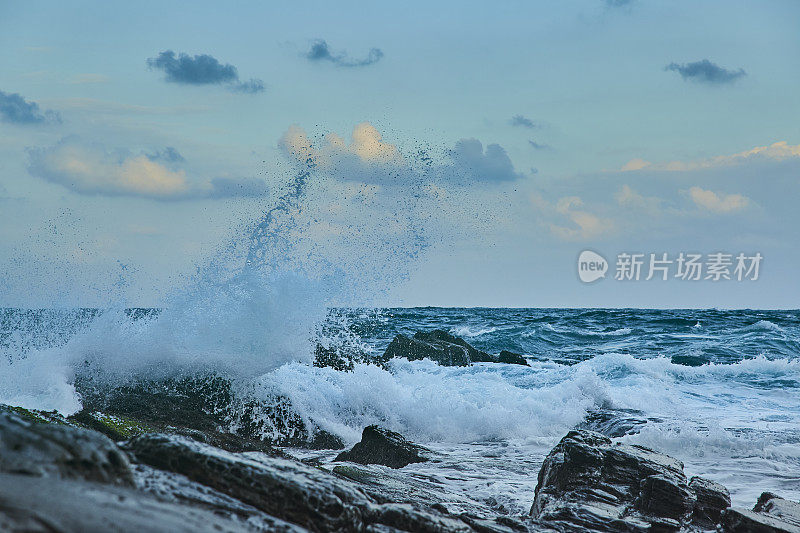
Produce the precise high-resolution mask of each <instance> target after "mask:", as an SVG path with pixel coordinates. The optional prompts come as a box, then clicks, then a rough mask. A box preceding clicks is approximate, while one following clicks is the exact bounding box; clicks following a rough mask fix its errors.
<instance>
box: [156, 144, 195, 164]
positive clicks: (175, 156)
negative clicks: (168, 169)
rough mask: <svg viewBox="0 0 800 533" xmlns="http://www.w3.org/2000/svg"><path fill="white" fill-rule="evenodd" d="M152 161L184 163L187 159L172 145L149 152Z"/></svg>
mask: <svg viewBox="0 0 800 533" xmlns="http://www.w3.org/2000/svg"><path fill="white" fill-rule="evenodd" d="M147 157H148V159H150V161H163V162H165V163H183V162H184V161H186V159H185V158H184V157H183V156H182V155H181V154H180V152H178V151H177V150H176V149H175V148H173V147H172V146H167V147H166V148H164V149H163V150H158V151H156V152H154V153H152V154H147Z"/></svg>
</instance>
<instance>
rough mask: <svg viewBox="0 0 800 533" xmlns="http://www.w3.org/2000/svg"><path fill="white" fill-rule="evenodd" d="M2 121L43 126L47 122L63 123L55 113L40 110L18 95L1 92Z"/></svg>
mask: <svg viewBox="0 0 800 533" xmlns="http://www.w3.org/2000/svg"><path fill="white" fill-rule="evenodd" d="M0 120H2V121H4V122H10V123H12V124H43V123H45V122H61V117H60V116H59V114H58V113H56V112H55V111H44V112H42V110H41V109H39V104H37V103H36V102H29V101H27V100H25V99H24V98H23V97H22V96H21V95H19V94H17V93H5V92H3V91H0Z"/></svg>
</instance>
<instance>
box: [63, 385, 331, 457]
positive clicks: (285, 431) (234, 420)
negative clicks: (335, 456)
mask: <svg viewBox="0 0 800 533" xmlns="http://www.w3.org/2000/svg"><path fill="white" fill-rule="evenodd" d="M76 385H77V388H78V390H79V392H80V393H81V395H82V397H83V401H84V405H85V406H86V409H84V411H82V412H81V413H79V414H78V415H76V416H77V417H79V418H76V419H75V422H78V423H80V424H82V425H86V426H88V427H91V428H92V429H95V430H97V431H100V432H102V433H104V434H107V435H109V436H111V437H112V438H114V439H118V440H124V439H128V438H130V437H131V436H134V435H137V434H141V433H145V432H147V433H152V432H161V433H179V434H183V435H187V436H190V437H192V438H196V439H198V440H200V441H201V442H206V443H209V444H212V445H213V446H216V447H219V448H222V449H224V450H228V451H231V452H243V451H263V452H265V453H274V449H273V446H294V447H307V448H312V449H342V448H344V443H343V442H342V441H341V439H339V438H338V437H336V436H335V435H332V434H330V433H327V432H325V431H320V430H316V429H312V428H309V427H308V426H307V425H306V423H305V422H304V421H303V419H302V418H301V417H300V416H299V415H298V414H297V413H296V412H295V411H294V409H293V408H292V405H291V402H290V401H289V400H288V398H285V397H280V396H272V397H268V398H264V399H263V400H247V401H243V400H240V399H237V397H236V395H235V394H234V391H233V386H232V384H231V382H230V381H229V380H226V379H223V378H221V377H218V376H208V377H203V378H187V379H168V380H163V381H153V382H142V383H138V384H135V385H128V386H123V387H116V388H114V389H111V390H109V389H107V388H103V387H101V386H99V385H96V384H93V383H91V381H89V380H87V379H86V378H82V379H79V380H78V382H77V384H76ZM98 415H99V416H100V418H98Z"/></svg>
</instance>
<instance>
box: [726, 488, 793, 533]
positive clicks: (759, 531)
mask: <svg viewBox="0 0 800 533" xmlns="http://www.w3.org/2000/svg"><path fill="white" fill-rule="evenodd" d="M721 529H722V531H723V532H726V533H728V532H729V533H745V532H746V533H750V532H753V533H800V503H797V502H793V501H790V500H784V499H783V498H781V497H780V496H778V495H776V494H773V493H771V492H765V493H763V494H762V495H761V496H760V497H759V498H758V501H757V502H756V505H755V507H753V510H752V511H748V510H747V509H739V508H735V507H732V508H729V509H725V510H724V511H723V512H722V517H721Z"/></svg>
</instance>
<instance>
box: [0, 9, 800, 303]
mask: <svg viewBox="0 0 800 533" xmlns="http://www.w3.org/2000/svg"><path fill="white" fill-rule="evenodd" d="M798 25H800V3H798V2H796V1H794V0H786V1H778V0H767V1H764V2H757V3H756V2H744V1H731V0H720V1H713V0H710V1H702V2H696V1H676V2H655V1H648V0H580V1H578V0H575V1H564V2H536V1H525V2H513V1H509V2H502V3H487V2H480V3H477V2H438V3H435V4H433V5H432V3H430V2H413V1H411V2H404V3H400V4H392V5H388V4H385V3H372V4H364V3H361V2H342V1H340V2H336V3H329V2H304V3H296V2H295V3H263V2H237V3H235V4H231V5H226V6H224V8H223V7H221V6H220V4H219V3H210V2H202V1H199V2H195V3H193V4H192V5H191V7H187V5H186V4H185V3H177V2H164V1H159V2H157V3H156V2H139V3H109V2H71V3H68V4H67V3H63V2H46V1H43V2H35V3H33V2H17V1H13V0H10V1H6V2H3V3H2V4H0V48H2V50H3V54H1V55H0V276H2V279H0V306H21V307H40V306H51V305H65V306H75V305H83V306H96V305H105V304H106V303H107V302H108V301H109V298H111V296H109V295H112V294H113V298H117V299H120V300H121V301H123V302H124V304H126V305H132V306H133V305H138V306H150V305H160V304H161V303H162V302H163V301H164V295H165V294H168V293H169V292H170V291H171V290H173V289H174V287H175V286H177V285H178V284H180V281H181V280H182V279H184V278H185V276H187V275H191V273H193V272H195V271H196V270H197V269H198V267H200V266H201V265H202V264H204V262H207V261H208V258H209V257H214V256H216V255H217V254H218V251H219V250H220V249H221V247H222V248H224V247H225V245H226V243H229V242H231V240H232V239H236V236H237V235H239V234H241V233H242V232H243V231H247V229H246V228H248V227H249V226H248V225H249V224H252V223H253V221H255V220H257V219H258V217H259V216H260V215H261V214H262V213H263V212H264V211H265V210H268V209H270V208H271V207H274V206H275V205H276V204H277V203H279V202H280V198H281V195H282V194H284V193H285V192H286V190H287V187H290V185H291V182H292V178H293V177H294V176H296V175H297V173H298V172H302V171H303V170H304V169H306V168H307V166H308V165H309V164H312V165H313V173H312V176H311V183H310V184H309V188H308V191H307V198H306V199H305V200H304V205H303V211H302V216H303V217H305V218H304V219H303V222H302V224H299V225H298V227H297V228H295V229H294V230H293V231H295V232H296V233H299V234H300V235H296V237H297V239H298V241H302V243H303V244H302V245H301V246H298V247H297V250H296V253H297V255H298V256H300V255H302V254H303V253H309V252H308V251H309V250H313V251H314V253H315V254H318V255H320V256H322V257H325V260H326V261H328V263H330V264H335V265H338V266H340V267H341V268H343V269H345V270H348V269H349V270H351V272H350V275H351V276H358V275H359V274H360V273H364V272H365V268H366V267H364V266H363V265H364V264H365V261H366V262H370V261H371V263H370V265H371V266H370V268H372V269H373V270H374V271H375V272H373V273H372V274H371V276H372V277H377V278H378V281H375V280H373V282H372V283H373V285H375V284H380V278H381V276H380V273H381V272H386V273H387V274H386V276H385V279H384V282H385V285H386V286H385V287H384V288H383V290H376V291H375V292H374V294H375V296H374V299H373V300H372V301H369V302H367V301H365V302H364V303H365V304H369V305H386V306H389V305H405V306H412V305H438V306H517V307H672V308H674V307H681V308H685V307H721V308H798V307H800V305H798V296H800V281H798V274H797V269H798V267H800V251H798V244H800V242H798V241H799V239H798V237H797V235H798V232H797V227H798V225H800V214H798V213H800V210H798V208H797V202H798V200H799V199H800V98H798V97H797V95H798V94H800V69H798V68H797V65H798V64H800V34H798V32H797V28H798ZM298 216H299V215H298ZM584 250H592V251H594V252H596V253H598V254H600V255H601V256H602V257H603V258H604V259H605V260H606V261H607V263H608V266H607V268H608V271H607V273H606V276H605V277H604V278H601V279H598V280H596V281H594V282H591V283H583V282H581V280H580V279H579V276H578V270H577V269H578V257H579V254H580V253H581V252H582V251H584ZM665 253H666V254H667V260H671V261H673V262H672V263H670V269H671V270H670V271H669V272H668V280H666V281H664V280H662V279H660V277H659V276H655V277H654V279H651V280H645V279H644V278H646V277H647V274H648V268H649V262H650V260H651V255H650V254H655V257H658V258H661V257H662V254H665ZM680 253H684V254H690V253H691V254H699V255H700V256H702V261H703V264H704V267H705V268H706V269H708V266H709V265H708V262H709V261H711V256H712V255H713V254H718V253H722V254H724V255H730V260H731V264H730V268H729V275H730V277H731V278H733V279H724V278H722V279H720V280H719V281H713V279H706V271H703V273H702V276H701V279H698V280H691V279H681V278H680V277H679V276H677V277H676V274H677V273H678V272H677V268H678V261H677V259H678V257H679V254H680ZM740 253H741V254H744V256H745V257H746V258H752V257H755V255H756V254H760V255H761V256H762V258H763V259H762V261H761V262H760V263H759V272H758V277H757V279H747V278H746V279H743V280H741V281H740V280H738V279H736V276H735V273H734V268H735V266H736V257H737V256H738V254H740ZM620 254H629V255H637V254H641V257H642V261H643V266H642V275H641V279H639V280H636V279H624V280H618V279H615V275H616V273H617V272H618V266H617V265H618V263H619V258H620ZM623 257H624V256H623ZM353 258H358V260H357V261H356V260H354V259H353ZM401 262H402V267H398V266H397V264H398V263H401ZM328 263H326V264H328ZM389 270H392V272H393V273H392V274H391V275H390V274H389V273H388V272H389ZM376 272H377V274H376ZM364 277H370V275H367V274H364ZM623 277H624V276H623ZM752 277H754V272H750V278H752Z"/></svg>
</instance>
